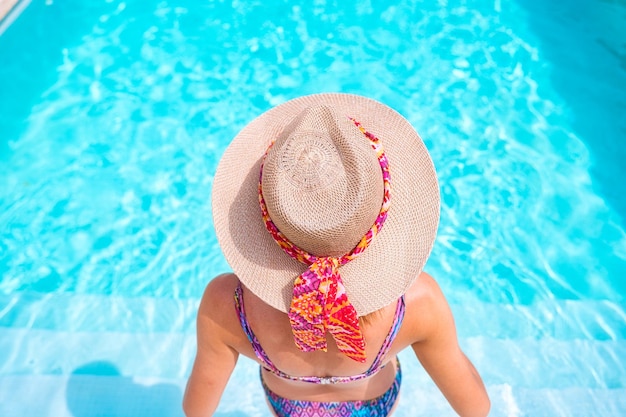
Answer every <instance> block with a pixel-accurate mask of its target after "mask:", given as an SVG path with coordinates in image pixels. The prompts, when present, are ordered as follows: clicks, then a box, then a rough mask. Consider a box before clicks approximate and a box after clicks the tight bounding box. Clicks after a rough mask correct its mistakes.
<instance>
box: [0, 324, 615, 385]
mask: <svg viewBox="0 0 626 417" xmlns="http://www.w3.org/2000/svg"><path fill="white" fill-rule="evenodd" d="M460 342H461V345H462V347H463V350H464V351H465V352H466V354H467V355H468V356H469V357H470V358H471V359H472V361H473V362H474V364H475V365H476V367H477V368H478V369H479V371H480V373H481V375H482V376H483V378H484V379H485V381H486V382H487V383H489V384H504V383H507V382H510V381H515V384H516V386H517V387H522V388H567V387H586V388H626V377H625V375H626V363H625V362H624V360H623V358H626V340H606V341H598V340H584V339H580V340H558V339H552V338H544V339H538V340H535V339H516V340H513V339H511V340H508V339H493V338H487V337H469V338H462V339H461V340H460ZM408 352H411V351H410V349H409V350H408ZM194 355H195V336H194V335H193V334H182V333H119V332H62V331H51V330H29V329H2V330H1V331H0V357H1V358H3V359H4V360H3V361H0V375H23V374H42V375H50V374H58V375H70V374H72V373H74V372H75V371H76V370H77V369H81V368H82V367H84V366H85V365H87V364H91V363H94V362H101V361H106V362H109V363H111V364H114V366H115V367H116V368H117V369H119V372H120V373H121V374H122V375H132V376H135V377H155V378H185V376H186V375H188V373H189V367H190V365H191V362H192V360H193V357H194ZM407 363H408V364H410V366H412V367H415V368H418V367H419V365H418V363H417V361H415V360H414V359H410V360H407Z"/></svg>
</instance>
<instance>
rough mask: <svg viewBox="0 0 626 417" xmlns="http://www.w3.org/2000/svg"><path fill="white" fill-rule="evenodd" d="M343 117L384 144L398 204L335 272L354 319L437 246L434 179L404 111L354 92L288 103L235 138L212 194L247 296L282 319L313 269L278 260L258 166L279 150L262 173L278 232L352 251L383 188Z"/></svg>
mask: <svg viewBox="0 0 626 417" xmlns="http://www.w3.org/2000/svg"><path fill="white" fill-rule="evenodd" d="M348 116H349V117H353V118H354V119H355V120H357V121H359V122H360V123H361V125H362V126H363V127H364V128H365V129H366V130H367V131H369V132H371V133H372V134H374V135H375V136H377V137H378V138H379V139H380V141H381V142H382V146H383V148H384V150H385V153H386V155H387V158H388V160H389V169H390V175H391V206H390V209H389V213H388V217H387V220H386V222H385V225H384V227H383V229H382V231H381V232H380V234H379V235H377V236H376V237H375V238H374V240H373V241H372V243H371V244H370V246H369V247H368V248H367V249H366V250H365V251H364V252H363V253H362V254H360V255H359V256H358V257H357V258H356V259H354V260H352V261H351V262H349V263H348V264H346V265H344V266H342V267H341V268H340V273H341V277H342V279H343V282H344V284H345V287H346V291H347V294H348V297H349V299H350V301H351V302H352V304H353V305H354V307H355V309H356V311H357V314H358V315H359V316H362V315H365V314H368V313H370V312H372V311H375V310H378V309H379V308H382V307H384V306H386V305H388V304H390V303H392V302H394V301H396V300H397V299H398V298H399V297H400V295H402V294H403V293H404V292H405V291H406V290H407V289H408V287H409V286H410V285H411V283H412V282H413V281H414V280H415V279H416V278H417V276H418V275H419V273H420V272H421V270H422V268H423V267H424V264H425V263H426V260H427V259H428V256H429V254H430V251H431V249H432V246H433V243H434V239H435V235H436V231H437V225H438V221H439V188H438V184H437V178H436V173H435V170H434V167H433V163H432V161H431V159H430V156H429V155H428V152H427V150H426V148H425V146H424V144H423V142H422V140H421V139H420V137H419V135H418V134H417V132H416V131H415V130H414V129H413V127H412V126H411V125H410V124H409V123H408V122H407V121H406V120H405V119H404V118H403V117H402V116H401V115H400V114H398V113H397V112H396V111H394V110H393V109H391V108H389V107H388V106H386V105H384V104H382V103H379V102H377V101H374V100H371V99H368V98H365V97H361V96H356V95H349V94H337V93H330V94H317V95H311V96H305V97H300V98H297V99H294V100H291V101H288V102H286V103H283V104H281V105H279V106H277V107H275V108H273V109H270V110H269V111H267V112H265V113H263V114H262V115H261V116H259V117H258V118H256V119H255V120H253V121H252V122H251V123H250V124H248V125H247V126H246V127H245V128H244V129H243V130H242V131H241V132H240V133H239V134H238V135H237V136H236V137H235V138H234V139H233V141H232V143H231V144H230V145H229V147H228V148H227V149H226V151H225V153H224V155H223V157H222V159H221V161H220V163H219V165H218V168H217V172H216V174H215V179H214V183H213V195H212V200H213V220H214V224H215V230H216V233H217V238H218V241H219V243H220V246H221V247H222V250H223V252H224V256H225V257H226V260H227V261H228V262H229V264H230V265H231V267H232V268H233V271H234V272H235V274H236V275H237V276H238V277H239V279H240V280H241V282H242V283H243V284H244V285H245V286H246V287H247V288H248V289H250V290H251V291H252V292H253V293H254V294H256V295H257V296H258V297H260V298H261V299H262V300H263V301H265V302H266V303H268V304H269V305H271V306H273V307H275V308H277V309H279V310H281V311H283V312H287V311H288V310H289V305H290V301H291V297H292V291H293V282H294V280H295V279H296V277H297V276H298V275H300V274H301V273H302V272H303V271H304V270H305V269H306V265H304V264H302V263H300V262H298V261H296V260H294V259H292V258H291V257H289V256H288V255H287V254H286V253H285V252H283V250H282V249H281V248H280V247H279V246H278V245H277V244H276V242H275V241H274V239H273V238H272V237H271V235H270V234H269V233H268V231H267V230H266V228H265V225H264V224H263V220H262V218H261V213H260V208H259V202H258V183H259V171H260V164H261V160H262V158H263V155H264V154H265V152H266V150H267V149H268V147H269V146H270V144H271V143H272V142H273V141H274V145H273V146H272V148H271V149H270V151H269V153H268V155H267V158H266V161H265V164H264V169H263V195H264V198H265V200H266V204H267V207H268V211H269V212H270V215H271V218H272V221H273V222H274V223H275V224H276V225H277V227H278V228H279V230H281V232H282V233H283V234H285V235H286V236H287V237H288V238H289V239H290V240H291V241H292V242H293V243H295V244H296V245H298V246H300V247H301V248H302V249H305V250H307V251H309V252H310V253H313V254H316V255H320V256H321V255H327V256H329V255H330V256H339V255H343V254H345V253H346V252H349V251H350V250H351V249H352V248H353V247H354V245H355V244H356V243H358V241H359V240H360V239H361V237H363V235H364V234H365V232H366V231H367V230H368V229H369V228H370V227H371V226H372V224H373V222H374V220H375V218H376V216H377V215H378V212H379V211H380V205H381V202H382V188H383V187H382V176H381V171H380V166H379V164H378V161H377V159H376V154H375V152H374V151H373V150H372V149H371V146H370V145H369V143H368V140H367V139H366V138H365V137H364V136H363V134H362V133H361V132H360V131H359V130H358V129H357V128H356V127H355V126H354V124H353V123H352V122H351V121H350V120H348ZM303 155H305V156H306V157H305V158H303V157H302V156H303Z"/></svg>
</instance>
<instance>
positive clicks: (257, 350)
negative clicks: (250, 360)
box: [235, 282, 282, 375]
mask: <svg viewBox="0 0 626 417" xmlns="http://www.w3.org/2000/svg"><path fill="white" fill-rule="evenodd" d="M235 308H236V309H237V315H238V316H239V323H241V328H242V329H243V332H244V333H245V334H246V337H247V338H248V341H249V342H250V344H251V345H252V349H253V350H254V354H255V355H256V357H257V358H259V360H260V361H261V363H262V364H263V367H264V368H265V369H267V370H268V371H270V372H274V373H275V374H277V375H280V374H282V372H281V371H280V370H279V369H278V368H276V366H275V365H274V364H273V363H272V361H271V360H270V358H269V357H268V356H267V353H265V350H263V347H261V343H259V339H257V337H256V335H255V334H254V332H253V331H252V328H251V327H250V323H248V319H247V318H246V309H245V307H244V303H243V289H242V288H241V282H238V283H237V288H235Z"/></svg>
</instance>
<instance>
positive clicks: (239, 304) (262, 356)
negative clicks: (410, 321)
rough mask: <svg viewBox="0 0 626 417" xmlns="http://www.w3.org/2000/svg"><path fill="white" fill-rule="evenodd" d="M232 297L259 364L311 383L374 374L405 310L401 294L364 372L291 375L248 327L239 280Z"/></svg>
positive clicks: (292, 378)
mask: <svg viewBox="0 0 626 417" xmlns="http://www.w3.org/2000/svg"><path fill="white" fill-rule="evenodd" d="M234 298H235V308H236V310H237V315H238V317H239V323H241V328H242V329H243V332H244V333H245V334H246V337H247V338H248V341H249V342H250V344H251V345H252V349H253V350H254V354H255V355H256V357H257V358H259V361H261V366H263V368H265V369H267V370H268V371H270V372H272V373H273V374H275V375H277V376H279V377H281V378H284V379H288V380H291V381H300V382H310V383H313V384H337V383H345V382H353V381H358V380H360V379H364V378H367V377H369V376H371V375H373V374H375V373H376V372H378V371H379V370H380V369H382V368H383V367H384V365H382V361H383V360H384V359H385V356H386V355H387V353H388V352H389V348H390V347H391V344H392V343H393V341H394V339H395V337H396V335H397V334H398V331H399V330H400V327H401V326H402V321H403V319H404V312H405V303H404V296H402V297H401V298H400V299H399V300H398V303H397V306H396V313H395V315H394V319H393V323H392V325H391V328H390V329H389V333H388V334H387V337H386V338H385V340H384V341H383V344H382V346H381V348H380V350H379V351H378V354H377V355H376V357H375V358H374V362H372V365H371V366H370V367H369V369H368V370H367V371H365V372H364V373H362V374H358V375H350V376H330V377H320V376H293V375H289V374H286V373H284V372H283V371H281V370H280V369H278V368H277V367H276V366H275V365H274V363H273V362H272V361H271V360H270V358H269V357H268V356H267V353H265V350H263V347H262V346H261V344H260V343H259V339H257V337H256V335H255V334H254V332H253V331H252V328H251V327H250V323H248V319H247V318H246V310H245V306H244V301H243V288H242V286H241V282H239V283H237V288H235V297H234Z"/></svg>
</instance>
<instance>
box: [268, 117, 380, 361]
mask: <svg viewBox="0 0 626 417" xmlns="http://www.w3.org/2000/svg"><path fill="white" fill-rule="evenodd" d="M350 120H352V122H353V123H354V124H355V125H356V126H357V127H358V128H359V130H360V131H361V132H362V133H363V134H364V135H365V137H367V138H368V139H369V141H370V144H371V145H372V148H373V149H374V151H376V156H377V157H378V162H379V163H380V167H381V170H382V175H383V184H384V194H383V203H382V206H381V208H380V213H379V214H378V217H377V218H376V221H375V222H374V224H373V225H372V227H371V228H370V230H368V231H367V233H366V234H365V236H363V237H362V238H361V240H360V241H359V243H358V244H357V245H356V247H355V248H354V249H352V251H350V252H349V253H347V254H345V255H343V256H341V257H338V258H334V257H317V256H315V255H312V254H310V253H308V252H306V251H305V250H303V249H301V248H299V247H298V246H296V245H294V244H293V243H292V242H290V241H289V239H287V237H286V236H285V235H283V234H282V233H281V232H280V230H278V228H277V227H276V225H275V224H274V222H272V219H271V218H270V216H269V213H268V211H267V206H266V205H265V200H264V198H263V190H262V186H261V183H262V178H263V162H264V161H265V156H267V152H269V149H270V148H271V147H272V145H273V142H272V143H271V144H270V146H269V148H268V150H267V151H266V153H265V156H264V157H263V162H262V163H261V170H260V171H261V172H260V178H259V205H260V206H261V215H262V217H263V221H264V223H265V227H266V228H267V230H268V232H269V233H270V235H272V237H273V238H274V240H275V241H276V243H278V245H279V246H280V247H281V248H282V249H283V250H284V251H285V252H286V253H287V254H288V255H289V256H291V257H292V258H294V259H296V260H298V261H300V262H302V263H304V264H306V265H308V266H309V267H308V268H307V270H306V271H304V272H303V273H302V274H301V275H300V276H298V277H297V278H296V280H295V282H294V287H293V298H292V300H291V306H290V309H289V313H288V316H289V321H290V323H291V329H292V331H293V334H294V340H295V343H296V346H298V348H299V349H300V350H302V351H304V352H311V351H316V350H323V351H326V350H327V343H326V333H327V332H328V333H330V334H332V335H333V338H334V339H335V343H336V344H337V347H338V348H339V351H341V352H342V353H344V354H345V355H346V356H348V357H349V358H351V359H354V360H355V361H358V362H365V360H366V358H365V339H364V338H363V333H362V332H361V329H360V327H359V319H358V316H357V313H356V310H355V308H354V306H353V305H352V303H350V301H349V300H348V295H347V294H346V289H345V287H344V285H343V281H342V280H341V276H340V274H339V267H340V266H341V265H344V264H346V263H348V262H349V261H351V260H352V259H354V258H355V257H356V256H357V255H359V254H360V253H362V252H363V251H364V250H365V248H367V247H368V246H369V244H370V242H371V241H372V239H373V238H374V236H376V234H378V232H380V230H381V228H382V227H383V224H384V222H385V219H386V218H387V211H388V210H389V196H390V194H389V189H390V180H389V163H388V161H387V157H386V156H385V153H384V151H383V148H382V145H381V144H380V140H379V139H378V138H377V137H376V136H374V135H373V134H371V133H370V132H367V131H366V130H365V129H364V128H363V127H362V126H361V124H360V123H359V122H357V121H356V120H354V119H352V118H350Z"/></svg>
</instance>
